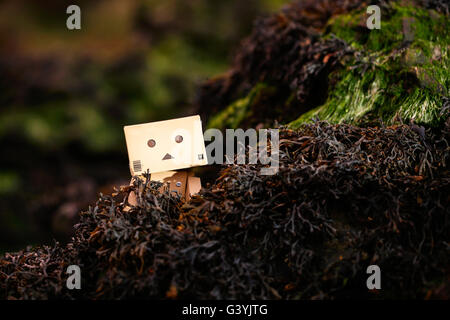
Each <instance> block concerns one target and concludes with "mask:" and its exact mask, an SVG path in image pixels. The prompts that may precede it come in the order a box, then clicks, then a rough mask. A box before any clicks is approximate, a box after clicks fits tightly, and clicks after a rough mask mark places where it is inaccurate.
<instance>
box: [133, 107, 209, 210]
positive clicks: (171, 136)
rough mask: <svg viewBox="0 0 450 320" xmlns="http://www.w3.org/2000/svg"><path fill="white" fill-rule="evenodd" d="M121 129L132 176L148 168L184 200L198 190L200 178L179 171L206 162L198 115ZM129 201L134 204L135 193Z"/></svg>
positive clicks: (156, 177) (157, 179)
mask: <svg viewBox="0 0 450 320" xmlns="http://www.w3.org/2000/svg"><path fill="white" fill-rule="evenodd" d="M124 131H125V139H126V142H127V149H128V157H129V161H130V171H131V175H132V176H133V177H135V176H139V175H143V174H144V173H146V172H147V170H148V171H149V173H150V179H151V180H152V181H160V182H168V185H169V190H170V192H171V193H172V192H177V193H178V194H179V195H180V196H181V197H182V198H185V199H187V200H189V199H190V197H191V195H193V194H196V193H198V192H199V191H200V189H201V181H200V178H198V177H194V176H193V175H192V174H191V173H190V172H188V171H187V170H179V169H187V168H192V167H197V166H203V165H206V164H208V160H207V157H206V150H205V142H204V139H203V130H202V122H201V120H200V116H198V115H197V116H191V117H185V118H179V119H172V120H167V121H157V122H151V123H145V124H138V125H132V126H125V127H124ZM175 170H177V171H175ZM131 181H133V178H132V180H131ZM128 202H129V203H130V204H131V205H136V204H137V201H136V195H135V194H134V192H132V193H130V196H129V198H128Z"/></svg>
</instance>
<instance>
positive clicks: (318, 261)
mask: <svg viewBox="0 0 450 320" xmlns="http://www.w3.org/2000/svg"><path fill="white" fill-rule="evenodd" d="M449 125H450V123H447V124H446V125H445V126H444V127H443V129H442V130H440V131H433V129H430V128H424V127H421V126H418V125H416V124H413V123H411V124H409V125H406V124H402V125H394V126H389V127H367V128H361V127H355V126H352V125H347V124H341V125H333V124H329V123H326V122H313V123H310V124H306V125H304V126H302V127H301V128H300V129H299V130H290V129H287V128H282V130H281V131H280V168H279V171H278V173H276V174H274V175H271V176H262V175H260V173H259V170H260V169H261V166H260V165H239V166H236V165H235V166H233V165H231V166H228V167H225V168H224V169H223V170H222V172H221V176H220V177H219V178H218V179H217V181H216V182H215V183H214V184H213V185H210V186H208V187H206V188H204V189H202V192H201V194H200V195H199V196H196V197H193V198H192V199H191V201H190V202H187V203H186V202H183V201H180V199H178V198H176V197H173V196H170V195H168V194H160V193H159V192H158V191H157V190H158V187H159V186H160V185H159V183H153V182H152V183H150V184H148V185H147V184H144V183H143V182H142V181H139V180H138V181H136V182H135V184H134V185H133V186H130V187H126V188H122V189H121V190H120V191H118V192H117V193H115V194H112V195H101V196H100V198H99V200H98V202H97V203H96V205H95V206H94V207H92V208H90V209H89V210H87V211H85V212H82V213H81V220H80V223H79V224H77V225H76V226H75V229H76V233H75V236H74V238H73V239H72V241H71V242H70V243H68V244H67V245H65V246H61V245H59V244H55V245H54V246H53V247H37V248H28V249H27V250H24V251H21V252H18V253H15V254H7V255H6V256H5V257H4V258H2V259H1V260H0V298H3V299H4V298H10V299H33V298H35V299H41V298H64V299H72V298H80V297H83V298H95V299H119V298H144V297H145V298H158V299H161V298H169V299H172V298H178V299H188V298H196V299H222V298H226V299H281V298H282V299H300V298H301V299H335V298H361V297H366V298H374V299H378V298H420V299H422V298H448V297H449V276H450V274H449V273H448V271H449V269H448V266H449V263H450V261H449V258H450V255H449V241H450V235H449V230H450V219H449V217H450V215H449V209H448V208H449V206H448V202H449V194H450V192H449V191H450V179H449V174H448V173H449V172H448V170H449V168H448V160H449V134H450V126H449ZM131 190H136V191H137V192H138V194H139V197H138V205H137V206H136V207H132V208H131V210H130V211H126V210H124V208H125V207H126V206H127V196H128V194H129V192H130V191H131ZM70 264H77V265H79V266H80V267H81V270H82V276H83V278H82V281H83V282H82V290H73V291H70V290H68V289H66V288H65V279H66V278H65V270H66V268H67V266H68V265H70ZM371 264H377V265H379V266H380V268H381V270H382V286H383V290H381V291H377V292H373V291H369V290H367V288H366V279H367V274H366V268H367V267H368V266H369V265H371Z"/></svg>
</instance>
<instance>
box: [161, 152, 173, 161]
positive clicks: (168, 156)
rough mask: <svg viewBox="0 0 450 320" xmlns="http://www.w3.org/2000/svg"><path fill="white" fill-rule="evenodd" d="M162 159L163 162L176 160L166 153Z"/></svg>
mask: <svg viewBox="0 0 450 320" xmlns="http://www.w3.org/2000/svg"><path fill="white" fill-rule="evenodd" d="M162 159H163V160H169V159H174V157H172V156H171V155H170V154H168V153H166V155H165V156H164V158H162Z"/></svg>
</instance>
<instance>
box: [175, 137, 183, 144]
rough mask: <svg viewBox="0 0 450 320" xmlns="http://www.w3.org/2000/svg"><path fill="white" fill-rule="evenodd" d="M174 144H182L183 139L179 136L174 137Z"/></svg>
mask: <svg viewBox="0 0 450 320" xmlns="http://www.w3.org/2000/svg"><path fill="white" fill-rule="evenodd" d="M175 142H176V143H181V142H183V137H182V136H180V135H178V136H176V137H175Z"/></svg>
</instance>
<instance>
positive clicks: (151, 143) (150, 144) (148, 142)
mask: <svg viewBox="0 0 450 320" xmlns="http://www.w3.org/2000/svg"><path fill="white" fill-rule="evenodd" d="M147 145H148V146H149V147H150V148H153V147H154V146H156V141H155V140H153V139H150V140H148V141H147Z"/></svg>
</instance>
